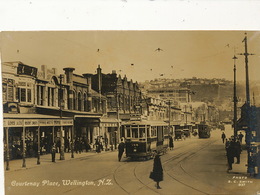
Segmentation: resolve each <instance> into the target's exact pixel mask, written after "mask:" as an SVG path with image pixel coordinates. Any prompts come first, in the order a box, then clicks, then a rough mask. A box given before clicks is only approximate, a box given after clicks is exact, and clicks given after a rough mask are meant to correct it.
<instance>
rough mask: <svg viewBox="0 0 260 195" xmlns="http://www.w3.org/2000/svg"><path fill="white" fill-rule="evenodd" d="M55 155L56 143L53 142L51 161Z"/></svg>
mask: <svg viewBox="0 0 260 195" xmlns="http://www.w3.org/2000/svg"><path fill="white" fill-rule="evenodd" d="M55 156H56V144H55V143H53V144H52V148H51V159H52V162H55Z"/></svg>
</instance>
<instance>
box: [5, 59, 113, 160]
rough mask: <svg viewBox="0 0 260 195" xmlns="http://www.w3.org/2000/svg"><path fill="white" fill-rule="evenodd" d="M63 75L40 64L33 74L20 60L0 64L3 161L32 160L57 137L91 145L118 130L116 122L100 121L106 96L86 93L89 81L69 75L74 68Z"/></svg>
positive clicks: (56, 139) (57, 140) (89, 79)
mask: <svg viewBox="0 0 260 195" xmlns="http://www.w3.org/2000/svg"><path fill="white" fill-rule="evenodd" d="M64 71H65V74H61V75H57V72H56V69H54V68H52V69H47V67H46V66H44V65H43V66H41V69H40V70H38V69H37V68H35V67H32V66H28V65H25V64H23V63H22V62H8V63H3V64H2V78H3V94H2V95H3V108H4V109H3V110H4V114H3V116H4V125H3V126H4V128H5V137H4V139H5V146H6V147H5V154H6V158H8V159H10V158H19V157H20V158H22V157H23V159H25V157H26V156H35V155H37V153H38V152H39V151H37V150H38V149H39V148H40V152H41V153H44V152H50V147H51V145H52V143H53V142H56V143H58V142H61V143H62V141H64V140H63V138H64V139H65V143H68V142H66V140H67V141H71V142H72V143H73V142H74V139H75V138H76V137H80V138H81V139H82V140H83V141H85V142H88V143H90V144H94V143H95V139H96V138H97V137H98V136H100V137H101V138H103V139H105V138H106V133H108V128H107V127H118V121H114V120H112V121H111V120H105V119H103V117H102V116H104V115H105V113H106V105H107V103H106V97H105V96H103V95H101V94H100V93H98V92H96V91H94V90H93V89H91V78H90V77H89V76H88V75H87V74H86V75H82V76H81V75H77V74H74V73H73V71H74V68H64ZM72 138H74V139H72ZM107 139H109V136H107ZM39 144H40V146H38V145H39ZM17 151H21V152H20V153H18V152H17ZM7 154H8V155H7ZM38 156H39V155H38Z"/></svg>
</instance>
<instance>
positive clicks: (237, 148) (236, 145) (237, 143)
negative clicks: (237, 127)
mask: <svg viewBox="0 0 260 195" xmlns="http://www.w3.org/2000/svg"><path fill="white" fill-rule="evenodd" d="M234 148H235V154H234V156H235V157H236V159H237V162H236V164H240V154H241V152H242V147H241V144H240V141H239V140H237V141H235V143H234Z"/></svg>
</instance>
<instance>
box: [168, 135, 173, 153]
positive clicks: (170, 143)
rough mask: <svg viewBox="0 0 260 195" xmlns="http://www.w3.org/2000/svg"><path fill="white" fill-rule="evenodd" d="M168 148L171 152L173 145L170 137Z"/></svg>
mask: <svg viewBox="0 0 260 195" xmlns="http://www.w3.org/2000/svg"><path fill="white" fill-rule="evenodd" d="M169 147H170V150H173V147H174V145H173V138H172V136H170V138H169Z"/></svg>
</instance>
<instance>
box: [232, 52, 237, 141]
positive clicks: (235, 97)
mask: <svg viewBox="0 0 260 195" xmlns="http://www.w3.org/2000/svg"><path fill="white" fill-rule="evenodd" d="M232 59H233V60H234V122H233V125H234V136H235V137H236V136H237V92H236V90H237V89H236V60H237V57H236V56H235V55H234V57H233V58H232Z"/></svg>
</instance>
